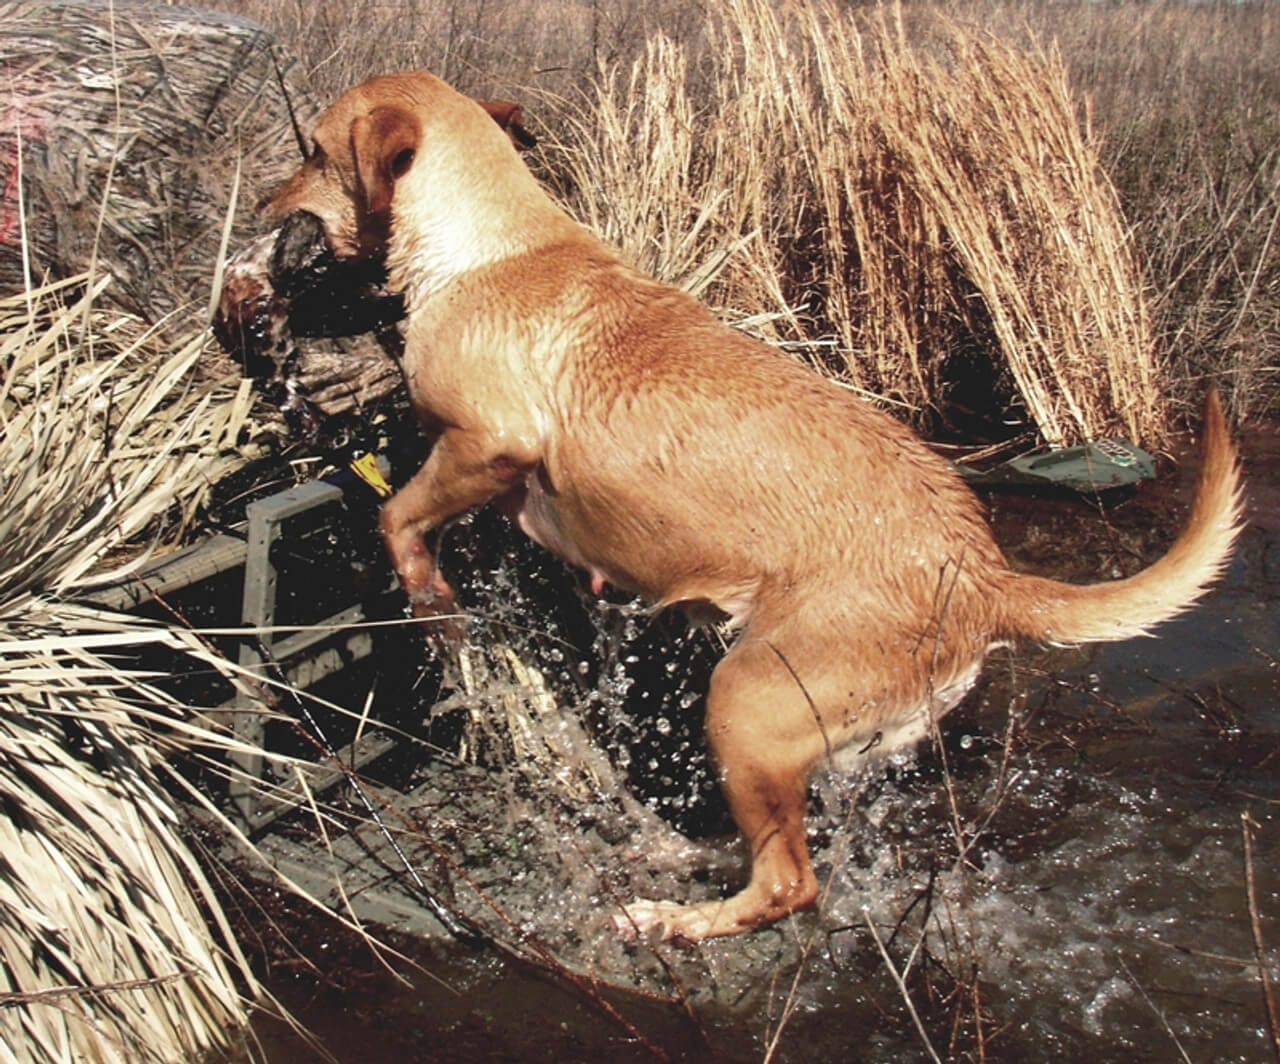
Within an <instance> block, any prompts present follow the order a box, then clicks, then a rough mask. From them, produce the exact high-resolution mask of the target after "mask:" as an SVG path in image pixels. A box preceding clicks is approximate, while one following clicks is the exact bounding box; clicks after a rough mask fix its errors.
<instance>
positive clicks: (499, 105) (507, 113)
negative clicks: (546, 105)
mask: <svg viewBox="0 0 1280 1064" xmlns="http://www.w3.org/2000/svg"><path fill="white" fill-rule="evenodd" d="M476 102H477V103H479V104H480V106H481V107H483V108H484V109H485V110H486V111H488V112H489V116H490V117H491V118H492V119H493V120H494V121H495V122H497V123H498V125H499V126H501V127H502V129H503V131H504V132H505V133H506V134H507V136H508V137H510V138H511V143H512V144H514V145H515V146H516V151H528V150H529V149H530V148H532V147H533V146H534V145H535V144H537V143H538V139H537V137H535V136H534V135H533V134H532V133H530V132H529V131H528V130H527V129H525V128H524V126H522V125H521V124H520V123H521V122H523V121H524V112H522V111H521V110H520V105H519V104H518V103H512V102H511V101H510V100H477V101H476Z"/></svg>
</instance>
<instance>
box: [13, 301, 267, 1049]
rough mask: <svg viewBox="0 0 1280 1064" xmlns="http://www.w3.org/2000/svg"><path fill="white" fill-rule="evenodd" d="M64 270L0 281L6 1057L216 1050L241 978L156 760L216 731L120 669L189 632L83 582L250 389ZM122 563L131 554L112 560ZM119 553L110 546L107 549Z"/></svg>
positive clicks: (210, 463) (240, 1011)
mask: <svg viewBox="0 0 1280 1064" xmlns="http://www.w3.org/2000/svg"><path fill="white" fill-rule="evenodd" d="M106 283H107V282H106V280H105V279H99V280H97V281H94V280H92V279H90V278H88V277H78V278H73V279H70V280H68V281H66V282H62V283H57V284H50V285H46V286H43V287H38V288H35V289H32V290H28V291H26V292H23V293H19V294H17V295H14V296H11V297H8V298H5V299H0V366H3V367H4V370H3V377H2V378H0V470H3V475H2V477H0V533H2V534H3V535H2V538H0V805H3V807H4V810H5V815H4V816H3V817H0V852H2V853H3V855H4V856H3V861H4V866H5V871H4V875H3V876H0V1046H2V1047H4V1049H3V1051H2V1052H0V1059H4V1060H10V1061H13V1060H17V1061H41V1062H43V1061H60V1062H66V1061H83V1060H95V1061H104V1062H109V1061H120V1062H126V1061H129V1062H133V1061H157V1062H159V1061H173V1060H180V1059H191V1058H193V1057H195V1056H197V1055H199V1054H201V1053H206V1052H208V1051H209V1050H211V1049H214V1048H220V1047H225V1046H226V1045H227V1044H228V1042H227V1039H228V1037H229V1034H230V1032H231V1031H233V1030H234V1029H235V1028H236V1027H238V1026H240V1025H241V1024H243V1023H244V1022H245V1017H246V1005H245V998H244V997H242V994H248V995H254V994H255V993H256V992H257V984H256V982H255V980H254V977H253V974H252V972H251V971H250V969H249V967H248V965H247V964H246V963H245V961H244V958H243V957H242V956H241V954H240V952H239V949H238V947H237V946H236V943H235V939H234V937H233V936H232V934H231V933H230V929H229V927H228V925H227V922H226V920H225V919H224V918H223V917H222V915H221V910H220V908H219V905H218V901H217V898H216V897H215V896H214V893H213V891H212V890H211V889H210V886H209V883H208V881H207V880H206V879H205V876H204V873H203V872H202V870H201V868H200V866H199V865H198V864H197V863H196V861H195V860H194V859H193V856H192V853H191V850H190V847H189V843H188V840H187V838H186V837H185V833H184V832H185V829H184V821H183V819H182V818H180V817H179V816H178V815H177V813H176V811H175V805H174V800H173V791H174V788H175V787H177V788H180V787H182V786H183V784H182V780H181V777H180V776H178V775H176V774H175V773H174V772H173V771H172V770H171V769H170V768H169V763H168V761H167V760H166V758H167V757H168V756H170V755H173V754H177V753H192V752H207V751H208V750H210V749H211V748H217V747H219V746H226V745H227V743H228V741H229V740H228V739H227V738H226V737H225V736H224V735H223V734H222V733H221V732H219V731H218V730H217V729H215V728H213V727H211V726H210V725H209V724H208V723H207V722H206V721H204V720H202V719H201V718H200V717H199V716H198V715H197V714H195V713H194V712H193V711H191V710H189V709H188V708H187V707H184V706H182V705H180V704H178V703H176V702H175V701H174V700H173V699H172V698H171V697H169V696H168V695H166V694H165V693H164V692H163V691H161V690H160V689H158V688H157V687H156V686H154V683H153V677H151V676H148V675H145V674H142V673H140V672H138V671H137V669H136V668H133V667H130V666H129V665H128V664H127V662H128V655H129V653H130V651H131V650H132V649H133V648H136V647H137V646H138V645H139V644H144V643H156V642H164V643H165V644H166V645H168V646H170V647H171V649H173V650H174V652H176V653H190V654H194V655H196V656H198V657H200V658H201V659H202V660H205V662H206V664H207V665H209V666H210V667H219V663H218V662H217V661H216V659H215V658H212V657H210V656H209V655H208V653H207V652H206V651H205V650H204V648H203V646H202V645H201V644H200V643H199V642H198V641H197V640H195V639H194V638H193V637H191V636H189V635H187V634H184V633H182V632H174V631H166V630H162V629H158V628H155V627H151V626H148V625H146V624H145V623H144V622H142V621H140V620H138V619H136V618H128V617H121V616H116V615H110V614H106V613H104V612H102V611H100V610H97V609H94V608H92V607H90V606H86V605H83V604H78V603H77V601H76V598H77V596H78V595H79V594H80V593H82V592H84V591H85V590H86V589H88V588H91V587H92V586H94V585H96V584H97V583H100V582H102V581H103V580H105V579H109V578H111V576H112V575H113V573H112V570H113V569H115V570H117V571H118V570H119V568H120V567H121V566H124V565H127V566H131V565H134V564H137V562H138V561H139V560H140V559H142V558H144V557H145V555H146V552H147V551H146V548H147V547H148V546H154V545H159V544H161V543H163V542H164V541H165V540H167V539H169V538H172V537H173V536H175V535H177V534H179V533H180V531H181V529H182V527H183V524H184V521H185V519H186V518H187V517H188V516H189V515H190V512H191V510H192V508H193V507H194V506H195V505H196V504H197V502H198V500H199V499H200V497H201V495H202V493H203V492H204V491H205V489H206V487H207V485H208V484H209V483H210V482H211V480H212V479H213V478H214V477H216V476H217V475H218V474H219V472H220V471H222V470H225V469H227V468H229V467H231V466H233V465H235V464H239V462H241V461H243V458H242V457H241V456H240V455H239V453H238V452H237V447H236V445H237V442H238V440H239V439H240V436H241V433H242V432H243V431H245V430H246V429H247V427H248V426H249V422H248V414H249V404H248V401H247V399H248V396H247V393H246V392H244V391H243V390H242V389H239V388H237V387H236V386H235V383H234V382H232V384H231V385H227V384H225V383H223V382H219V381H216V380H207V379H206V380H202V379H200V378H199V377H197V376H194V375H193V369H194V367H195V366H196V364H197V362H198V360H199V358H200V354H201V351H202V349H203V346H204V344H205V342H206V341H205V340H204V339H203V338H201V337H196V338H193V339H192V340H191V341H190V342H188V343H187V344H185V345H179V346H178V348H177V349H176V350H174V349H173V347H172V346H171V345H170V344H169V343H167V342H163V341H160V340H158V339H157V334H156V332H155V330H153V329H149V328H147V327H146V326H144V325H143V324H142V323H140V322H139V321H138V320H137V319H135V318H133V317H131V316H129V315H127V314H124V313H122V312H118V311H102V310H99V309H97V301H98V300H99V298H100V297H101V296H102V293H103V289H104V287H105V285H106ZM126 557H127V558H128V559H129V561H128V562H125V561H124V559H125V558H126ZM113 559H119V564H116V565H113V564H112V560H113Z"/></svg>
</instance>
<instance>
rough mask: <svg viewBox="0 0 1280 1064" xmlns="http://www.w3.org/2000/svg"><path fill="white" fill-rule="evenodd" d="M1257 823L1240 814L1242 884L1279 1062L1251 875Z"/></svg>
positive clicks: (1278, 1032)
mask: <svg viewBox="0 0 1280 1064" xmlns="http://www.w3.org/2000/svg"><path fill="white" fill-rule="evenodd" d="M1257 827H1258V822H1257V821H1256V820H1254V819H1253V817H1252V816H1250V815H1249V810H1247V809H1246V810H1245V811H1244V812H1243V813H1241V814H1240V833H1241V835H1242V836H1243V837H1244V885H1245V892H1246V893H1247V894H1248V897H1249V924H1250V926H1251V927H1252V929H1253V951H1254V953H1255V954H1256V955H1257V958H1258V982H1259V983H1261V984H1262V1004H1263V1007H1264V1008H1265V1009H1266V1010H1267V1026H1268V1027H1269V1028H1270V1029H1271V1051H1272V1053H1273V1054H1274V1055H1275V1058H1276V1062H1277V1064H1280V1019H1277V1015H1276V999H1275V995H1274V994H1273V993H1272V991H1271V968H1270V966H1269V965H1268V964H1267V949H1266V946H1265V945H1264V944H1263V941H1262V920H1261V919H1260V918H1259V916H1258V890H1257V885H1256V884H1255V883H1254V878H1253V835H1252V831H1253V830H1254V829H1256V828H1257Z"/></svg>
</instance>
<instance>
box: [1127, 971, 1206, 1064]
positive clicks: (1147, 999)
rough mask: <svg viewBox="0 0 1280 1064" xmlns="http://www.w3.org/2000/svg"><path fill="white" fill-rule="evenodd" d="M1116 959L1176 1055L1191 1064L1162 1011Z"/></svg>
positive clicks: (1131, 973)
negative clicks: (1175, 1048)
mask: <svg viewBox="0 0 1280 1064" xmlns="http://www.w3.org/2000/svg"><path fill="white" fill-rule="evenodd" d="M1116 959H1117V960H1118V961H1119V962H1120V968H1121V970H1122V971H1123V972H1124V974H1125V975H1126V976H1128V978H1129V982H1130V983H1132V984H1133V985H1134V986H1135V987H1137V988H1138V993H1139V994H1141V995H1142V1000H1143V1001H1145V1002H1146V1003H1147V1005H1148V1006H1149V1007H1150V1009H1151V1011H1152V1012H1154V1013H1155V1014H1156V1015H1157V1016H1159V1017H1160V1024H1161V1026H1162V1027H1164V1029H1165V1031H1166V1032H1167V1033H1168V1035H1169V1037H1170V1038H1172V1039H1173V1044H1174V1045H1175V1046H1177V1047H1178V1055H1179V1056H1180V1057H1182V1059H1183V1060H1185V1061H1186V1062H1187V1064H1191V1058H1190V1057H1189V1056H1187V1051H1186V1050H1185V1049H1183V1048H1182V1042H1181V1041H1180V1040H1179V1038H1178V1035H1177V1032H1176V1031H1174V1029H1173V1028H1172V1027H1170V1026H1169V1021H1168V1020H1167V1019H1166V1018H1165V1014H1164V1012H1163V1010H1161V1009H1160V1008H1159V1007H1158V1006H1157V1005H1156V1003H1155V1002H1154V1001H1152V1000H1151V995H1149V994H1148V993H1147V991H1146V988H1145V987H1144V986H1143V985H1142V984H1141V983H1140V982H1138V980H1137V978H1136V977H1135V976H1134V974H1133V972H1131V971H1129V966H1128V965H1127V964H1125V962H1124V958H1123V957H1117V958H1116Z"/></svg>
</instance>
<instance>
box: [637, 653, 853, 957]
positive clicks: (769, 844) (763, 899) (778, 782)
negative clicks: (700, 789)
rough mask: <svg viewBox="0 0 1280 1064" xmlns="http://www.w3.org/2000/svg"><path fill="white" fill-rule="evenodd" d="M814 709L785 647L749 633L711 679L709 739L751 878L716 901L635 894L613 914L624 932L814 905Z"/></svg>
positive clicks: (817, 752)
mask: <svg viewBox="0 0 1280 1064" xmlns="http://www.w3.org/2000/svg"><path fill="white" fill-rule="evenodd" d="M815 710H816V707H815V705H814V704H813V703H812V702H811V701H810V698H809V696H808V695H807V693H806V692H805V690H804V689H803V688H802V687H801V685H800V683H799V681H798V680H797V677H796V676H795V674H794V673H793V672H792V671H791V669H790V667H789V666H788V664H787V662H786V660H785V658H784V657H783V656H782V652H781V651H779V650H778V649H775V646H774V644H773V643H771V642H768V641H767V640H764V639H761V638H752V637H751V635H750V633H749V632H748V633H747V634H745V635H744V636H743V639H742V641H741V642H739V643H738V644H737V645H736V646H735V647H734V648H733V650H731V651H730V652H729V654H728V655H727V656H726V657H725V658H724V660H723V661H721V662H720V664H719V666H717V668H716V670H715V672H714V674H713V675H712V677H711V688H710V691H709V692H708V695H707V739H708V744H709V746H710V748H711V752H712V754H713V755H714V757H715V760H716V763H717V765H718V766H719V770H720V779H721V786H722V788H723V789H724V793H725V797H726V798H727V800H728V803H729V809H730V812H731V813H732V814H733V818H734V820H735V821H736V822H737V825H738V828H739V830H741V832H742V834H743V836H744V837H745V838H746V840H747V844H748V846H749V847H750V851H751V880H750V882H749V883H748V884H747V886H746V887H745V888H744V889H743V890H742V891H741V892H739V893H738V894H735V895H733V896H732V897H729V898H725V899H723V900H719V901H712V902H702V903H700V904H696V905H678V904H676V903H674V902H655V901H643V900H641V901H636V902H634V903H633V904H631V905H629V906H627V907H626V912H625V913H624V914H623V915H621V916H620V917H618V918H617V920H616V924H617V927H618V929H619V931H620V932H622V933H623V934H624V935H630V934H634V933H635V931H636V930H637V929H638V930H639V931H641V932H644V931H647V930H649V929H650V928H653V927H656V926H658V925H661V926H662V928H663V931H662V936H663V938H676V939H681V940H684V941H689V942H696V941H699V940H701V939H704V938H712V937H715V936H717V935H733V934H737V933H739V932H741V931H746V930H749V929H751V928H753V927H759V926H761V925H763V924H768V923H772V922H773V921H775V920H778V919H780V918H781V917H783V916H786V915H787V914H788V913H791V912H795V911H796V910H798V909H803V908H807V907H808V906H809V905H812V904H813V901H814V899H815V898H816V897H817V893H818V885H817V880H816V878H815V876H814V873H813V866H812V864H811V862H810V860H809V851H808V847H807V845H806V842H805V830H804V815H805V807H806V803H807V798H808V777H809V770H810V768H811V767H812V765H813V764H814V762H815V761H816V760H818V758H820V757H821V756H823V753H824V751H825V750H826V749H827V745H828V743H827V737H826V736H825V734H824V728H823V726H822V725H821V724H820V722H819V720H818V717H817V714H816V712H815Z"/></svg>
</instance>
